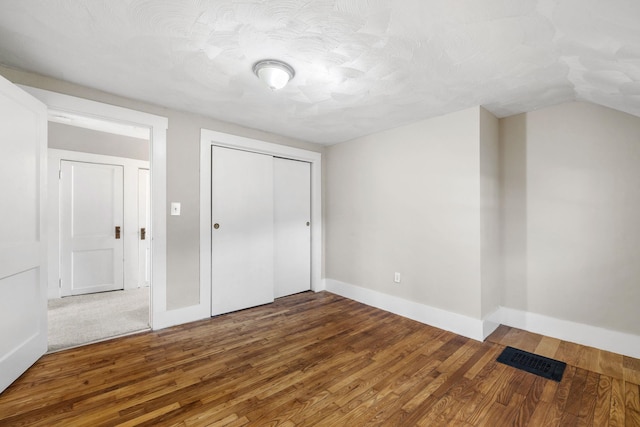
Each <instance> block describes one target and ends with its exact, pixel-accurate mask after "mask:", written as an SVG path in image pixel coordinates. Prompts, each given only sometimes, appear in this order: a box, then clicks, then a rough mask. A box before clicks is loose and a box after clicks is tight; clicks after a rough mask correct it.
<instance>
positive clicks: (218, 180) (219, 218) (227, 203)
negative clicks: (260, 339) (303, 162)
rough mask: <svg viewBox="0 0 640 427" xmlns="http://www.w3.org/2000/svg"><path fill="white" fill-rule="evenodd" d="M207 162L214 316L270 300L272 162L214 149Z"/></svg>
mask: <svg viewBox="0 0 640 427" xmlns="http://www.w3.org/2000/svg"><path fill="white" fill-rule="evenodd" d="M211 162H212V167H211V170H212V172H211V192H212V206H211V208H212V217H213V218H212V229H211V230H212V235H211V258H212V260H211V282H212V292H211V314H212V315H218V314H222V313H228V312H231V311H236V310H241V309H244V308H248V307H254V306H257V305H261V304H266V303H269V302H272V301H273V298H274V297H273V239H274V237H273V158H272V157H271V156H267V155H262V154H256V153H250V152H246V151H239V150H233V149H228V148H221V147H213V149H212V159H211ZM215 224H218V226H217V227H216V226H215Z"/></svg>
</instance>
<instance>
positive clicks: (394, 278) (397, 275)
mask: <svg viewBox="0 0 640 427" xmlns="http://www.w3.org/2000/svg"><path fill="white" fill-rule="evenodd" d="M393 281H394V282H396V283H400V273H398V272H397V271H396V274H394V276H393Z"/></svg>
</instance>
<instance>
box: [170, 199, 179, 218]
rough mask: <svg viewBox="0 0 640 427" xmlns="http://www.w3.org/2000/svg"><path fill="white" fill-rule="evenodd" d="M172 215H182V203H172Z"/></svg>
mask: <svg viewBox="0 0 640 427" xmlns="http://www.w3.org/2000/svg"><path fill="white" fill-rule="evenodd" d="M171 215H180V202H171Z"/></svg>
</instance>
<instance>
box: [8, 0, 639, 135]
mask: <svg viewBox="0 0 640 427" xmlns="http://www.w3.org/2000/svg"><path fill="white" fill-rule="evenodd" d="M263 58H277V59H281V60H284V61H286V62H288V63H289V64H291V65H292V66H293V67H294V68H295V70H296V76H295V78H294V79H293V80H292V81H291V82H290V84H289V85H288V86H287V87H286V88H284V89H282V90H280V91H277V92H272V91H271V90H269V89H268V88H267V87H266V86H264V85H263V84H262V83H261V82H260V81H259V80H258V79H257V78H256V77H255V76H254V75H253V74H252V71H251V67H252V65H253V63H254V62H256V61H257V60H259V59H263ZM0 63H3V64H5V65H9V66H12V67H17V68H21V69H25V70H30V71H35V72H37V73H41V74H45V75H49V76H53V77H56V78H60V79H63V80H67V81H71V82H75V83H79V84H82V85H86V86H90V87H94V88H98V89H102V90H104V91H108V92H112V93H116V94H120V95H123V96H127V97H130V98H135V99H140V100H144V101H148V102H152V103H155V104H160V105H164V106H168V107H172V108H176V109H180V110H186V111H192V112H197V113H201V114H204V115H207V116H212V117H215V118H218V119H221V120H226V121H230V122H234V123H238V124H241V125H245V126H249V127H252V128H257V129H262V130H266V131H270V132H274V133H277V134H281V135H287V136H291V137H296V138H300V139H303V140H307V141H313V142H319V143H325V144H331V143H335V142H340V141H345V140H348V139H351V138H354V137H358V136H362V135H366V134H370V133H374V132H377V131H380V130H383V129H388V128H392V127H396V126H399V125H402V124H406V123H409V122H412V121H416V120H419V119H423V118H427V117H432V116H436V115H440V114H444V113H448V112H452V111H457V110H460V109H464V108H468V107H472V106H476V105H482V106H484V107H485V108H487V109H488V110H490V111H491V112H493V113H494V114H495V115H497V116H498V117H504V116H508V115H512V114H516V113H520V112H524V111H530V110H533V109H536V108H539V107H543V106H547V105H553V104H557V103H560V102H564V101H571V100H584V101H589V102H593V103H597V104H601V105H604V106H608V107H611V108H615V109H617V110H621V111H625V112H627V113H630V114H634V115H636V116H640V1H638V0H607V1H603V0H541V1H532V0H395V1H393V0H306V1H301V0H231V1H229V0H218V1H216V0H209V1H206V0H200V1H198V0H190V1H188V0H117V1H116V0H84V1H83V0H0Z"/></svg>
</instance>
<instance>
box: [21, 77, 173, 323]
mask: <svg viewBox="0 0 640 427" xmlns="http://www.w3.org/2000/svg"><path fill="white" fill-rule="evenodd" d="M19 86H20V87H21V88H22V89H24V90H25V91H27V92H29V93H30V94H31V95H33V96H34V97H36V98H37V99H39V100H40V101H42V102H43V103H45V104H46V105H47V107H48V108H50V109H53V110H57V111H66V112H70V113H74V114H78V115H84V116H87V117H94V118H99V119H103V120H110V121H114V122H121V123H128V124H133V125H139V126H146V127H149V128H150V129H151V144H150V145H151V155H150V159H151V162H150V163H151V168H150V169H151V172H150V173H151V221H152V229H153V236H152V240H151V325H152V328H153V329H158V328H157V327H156V323H158V325H160V324H162V325H168V324H167V322H166V321H165V316H166V318H173V316H170V315H168V314H167V206H166V205H167V203H166V200H167V154H166V153H167V127H168V123H169V122H168V120H167V118H166V117H161V116H156V115H154V114H149V113H144V112H142V111H136V110H130V109H128V108H123V107H117V106H115V105H109V104H105V103H102V102H97V101H90V100H88V99H83V98H77V97H75V96H70V95H64V94H61V93H57V92H51V91H48V90H42V89H37V88H33V87H29V86H22V85H19Z"/></svg>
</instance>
